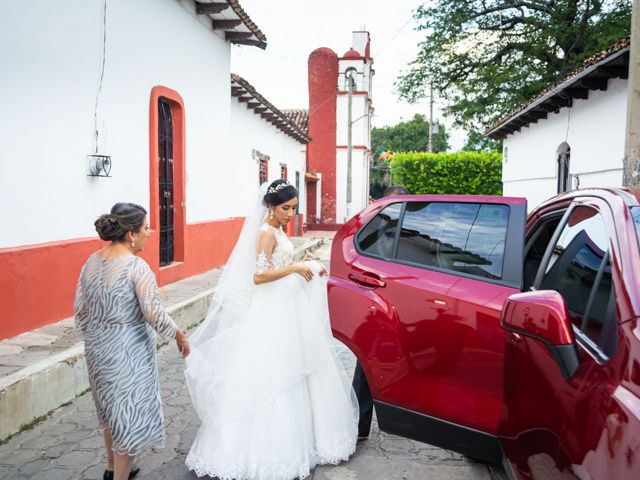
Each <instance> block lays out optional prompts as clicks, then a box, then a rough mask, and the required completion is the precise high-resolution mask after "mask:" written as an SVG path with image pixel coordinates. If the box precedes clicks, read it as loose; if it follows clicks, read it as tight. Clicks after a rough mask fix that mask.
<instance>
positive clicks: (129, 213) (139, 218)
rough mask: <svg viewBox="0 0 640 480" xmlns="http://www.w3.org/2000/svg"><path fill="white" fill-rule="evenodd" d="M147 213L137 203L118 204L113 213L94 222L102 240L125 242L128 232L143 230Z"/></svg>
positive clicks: (113, 208) (106, 214) (112, 210)
mask: <svg viewBox="0 0 640 480" xmlns="http://www.w3.org/2000/svg"><path fill="white" fill-rule="evenodd" d="M146 216H147V211H146V210H145V209H144V208H143V207H141V206H140V205H137V204H135V203H116V204H115V205H114V206H113V207H112V208H111V213H105V214H104V215H100V216H99V217H98V219H97V220H96V221H95V222H94V225H95V227H96V232H98V235H100V239H101V240H105V241H110V242H122V241H124V239H125V237H126V235H127V232H133V233H137V232H139V231H140V229H141V228H142V224H143V223H144V219H145V217H146Z"/></svg>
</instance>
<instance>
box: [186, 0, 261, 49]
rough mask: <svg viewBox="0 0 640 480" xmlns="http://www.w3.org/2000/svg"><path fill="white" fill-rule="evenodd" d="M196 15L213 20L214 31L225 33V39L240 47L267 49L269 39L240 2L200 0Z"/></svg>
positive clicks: (197, 3)
mask: <svg viewBox="0 0 640 480" xmlns="http://www.w3.org/2000/svg"><path fill="white" fill-rule="evenodd" d="M195 4H196V13H197V14H198V15H207V16H208V17H209V18H211V28H212V29H213V30H214V31H224V32H225V38H226V39H227V40H228V41H229V42H231V43H236V44H239V45H254V46H257V47H260V48H262V49H264V48H266V47H267V37H266V36H265V34H264V33H262V31H261V30H260V29H259V28H258V26H257V25H256V24H255V23H254V22H253V20H251V17H250V16H249V15H248V14H247V12H245V11H244V9H243V8H242V7H241V6H240V2H239V1H238V0H199V1H196V2H195Z"/></svg>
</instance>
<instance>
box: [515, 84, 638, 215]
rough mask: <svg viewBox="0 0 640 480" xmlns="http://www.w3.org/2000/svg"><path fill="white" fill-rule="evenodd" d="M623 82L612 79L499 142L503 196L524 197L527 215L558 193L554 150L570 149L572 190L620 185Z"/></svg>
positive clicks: (624, 117)
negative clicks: (602, 87)
mask: <svg viewBox="0 0 640 480" xmlns="http://www.w3.org/2000/svg"><path fill="white" fill-rule="evenodd" d="M627 83H628V82H627V80H623V79H611V80H609V82H608V88H607V90H605V91H599V90H591V91H589V98H588V99H584V100H580V99H574V103H573V107H572V108H562V109H560V111H559V112H558V113H557V114H554V113H550V114H549V115H548V117H547V119H541V120H539V121H538V123H534V124H531V125H530V126H528V127H526V128H523V129H522V130H521V131H520V132H516V133H513V134H511V135H509V136H508V137H507V138H506V139H505V141H504V149H505V150H504V154H505V155H504V163H503V172H502V180H503V185H504V195H507V196H526V197H527V200H528V208H529V210H531V209H532V208H533V207H535V206H536V205H537V204H539V203H540V202H541V201H543V200H545V199H547V198H549V197H551V196H553V195H555V194H556V192H557V161H556V150H557V148H558V146H559V145H560V144H561V143H562V142H564V141H566V142H567V143H568V144H569V146H570V147H571V157H570V168H569V170H570V174H571V175H572V181H573V183H572V185H573V187H574V188H575V187H577V186H579V187H581V188H584V187H595V186H599V187H619V186H621V185H622V162H623V155H624V132H625V119H626V106H627Z"/></svg>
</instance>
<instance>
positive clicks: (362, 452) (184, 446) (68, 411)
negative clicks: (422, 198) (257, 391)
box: [0, 245, 505, 480]
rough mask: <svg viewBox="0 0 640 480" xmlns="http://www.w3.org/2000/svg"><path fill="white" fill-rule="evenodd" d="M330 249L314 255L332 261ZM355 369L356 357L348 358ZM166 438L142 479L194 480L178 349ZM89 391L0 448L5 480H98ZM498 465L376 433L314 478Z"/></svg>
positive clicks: (167, 362)
mask: <svg viewBox="0 0 640 480" xmlns="http://www.w3.org/2000/svg"><path fill="white" fill-rule="evenodd" d="M329 247H330V246H329V245H326V246H324V247H322V248H321V249H319V250H318V251H316V252H315V253H316V255H317V256H319V257H320V259H321V260H325V261H326V260H327V259H328V254H329ZM342 361H343V363H344V364H345V365H346V366H347V367H348V369H349V371H350V372H352V370H353V367H354V364H355V363H354V362H355V361H354V359H353V357H351V356H348V357H344V358H342ZM158 363H159V369H160V382H161V387H162V397H163V402H164V414H165V420H166V432H167V440H166V445H165V447H164V448H163V449H156V450H148V451H145V452H144V453H143V454H142V455H140V456H139V457H138V458H137V459H136V462H135V463H136V465H138V466H139V467H140V468H141V472H140V475H139V476H138V477H137V478H140V479H156V480H157V479H193V478H196V476H195V474H193V473H191V472H188V471H187V469H186V467H185V465H184V459H185V457H186V454H187V452H188V450H189V447H190V445H191V443H192V441H193V439H194V437H195V434H196V430H197V427H198V420H197V417H196V415H195V412H194V410H193V408H192V406H191V401H190V398H189V394H188V392H187V388H186V386H185V382H184V374H183V360H182V359H181V357H180V356H179V354H178V352H177V350H176V348H175V346H174V345H173V344H171V345H167V346H164V347H162V348H161V349H160V351H159V352H158ZM96 426H97V421H96V414H95V409H94V406H93V402H92V398H91V394H90V393H86V394H84V395H81V396H80V397H78V398H77V399H75V400H74V401H73V402H71V403H70V404H68V405H66V406H64V407H61V408H59V409H58V410H56V411H55V412H54V413H53V414H52V415H51V416H49V417H48V418H46V419H45V420H43V421H41V422H39V423H37V424H35V425H34V426H33V427H32V428H31V429H29V430H25V431H23V432H21V433H19V434H17V435H15V436H14V437H12V438H11V439H10V440H9V441H8V442H6V443H5V444H3V445H0V478H2V479H6V480H9V479H11V480H18V479H33V480H40V479H42V480H66V479H99V478H102V472H103V471H104V468H105V452H104V446H103V443H102V436H101V433H100V431H99V430H98V429H97V428H96ZM504 478H505V477H504V474H503V473H502V470H501V469H500V468H497V467H494V466H489V465H486V464H483V463H479V462H475V461H473V460H471V459H469V458H467V457H464V456H462V455H459V454H456V453H453V452H449V451H446V450H442V449H439V448H436V447H433V446H430V445H426V444H422V443H418V442H413V441H410V440H406V439H403V438H400V437H396V436H394V435H388V434H385V433H382V432H380V431H379V430H378V428H377V425H376V424H375V423H374V426H373V431H372V435H371V438H370V439H369V440H367V441H365V442H362V443H359V444H358V450H357V452H356V454H355V455H354V456H353V457H352V459H351V460H350V461H349V462H346V463H343V464H341V465H338V466H321V467H318V468H316V469H315V471H314V473H313V475H312V477H311V479H312V480H371V479H380V480H418V479H420V480H424V479H434V480H435V479H452V480H458V479H459V480H466V479H469V480H471V479H479V480H503V479H504Z"/></svg>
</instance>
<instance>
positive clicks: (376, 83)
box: [231, 0, 465, 151]
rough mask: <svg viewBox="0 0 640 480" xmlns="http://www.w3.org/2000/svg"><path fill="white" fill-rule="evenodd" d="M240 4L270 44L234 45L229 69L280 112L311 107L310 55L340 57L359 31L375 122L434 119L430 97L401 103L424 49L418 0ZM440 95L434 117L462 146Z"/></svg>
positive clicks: (254, 0) (258, 0)
mask: <svg viewBox="0 0 640 480" xmlns="http://www.w3.org/2000/svg"><path fill="white" fill-rule="evenodd" d="M240 4H241V5H242V7H243V8H244V10H245V11H246V12H247V13H248V14H249V16H250V17H251V19H252V20H253V21H254V22H255V23H256V25H258V27H259V28H260V30H262V32H263V33H264V34H265V35H266V36H267V48H266V50H261V49H259V48H257V47H251V46H236V45H234V46H232V50H231V71H232V72H233V73H237V74H238V75H241V76H242V77H244V78H245V79H246V80H247V81H248V82H249V83H251V84H252V85H253V86H254V87H256V89H257V90H258V91H259V92H260V93H261V94H262V95H263V96H264V97H265V98H266V99H267V100H269V101H270V102H271V103H273V104H274V105H275V106H276V107H278V108H280V109H285V108H308V98H309V94H308V85H307V59H308V57H309V54H310V53H311V52H312V51H313V50H315V49H316V48H320V47H329V48H331V49H332V50H333V51H334V52H336V53H337V54H338V56H342V55H343V54H344V53H345V52H346V51H347V50H349V48H350V47H351V35H352V32H353V31H354V30H361V29H363V27H364V29H365V30H367V31H369V32H370V35H371V52H372V56H373V62H374V63H373V68H374V70H375V72H376V73H375V76H374V79H373V96H372V98H373V106H374V108H375V116H374V117H373V118H372V122H373V125H374V126H376V127H382V126H386V125H395V124H396V123H398V122H400V121H402V120H409V119H411V118H412V117H413V115H414V114H415V113H422V114H424V115H425V116H427V117H428V115H429V101H428V99H423V100H421V101H420V102H418V103H416V104H409V103H407V102H405V101H402V100H399V99H398V95H397V93H396V91H395V88H394V82H395V81H396V79H397V77H398V75H399V74H400V73H401V72H402V71H403V70H406V69H407V68H408V67H407V65H408V63H409V62H410V61H411V60H413V59H414V58H415V56H416V54H417V52H418V48H419V47H418V44H419V42H420V40H421V39H422V37H423V34H422V33H420V32H417V31H415V29H414V27H415V26H416V22H415V20H414V19H413V16H412V14H413V11H414V10H415V8H416V7H417V6H418V5H419V4H420V0H394V1H389V0H385V1H381V0H351V1H345V0H340V1H338V0H323V1H317V0H316V1H311V0H270V1H265V0H241V2H240ZM441 107H442V102H439V101H438V99H437V98H436V99H435V107H434V120H435V119H436V118H438V119H440V121H441V123H444V124H445V125H446V126H447V127H448V131H449V133H450V138H449V145H450V150H452V151H455V150H459V149H460V148H462V145H463V143H464V139H465V133H464V132H462V131H459V130H457V131H456V130H452V129H451V128H449V127H450V124H451V122H450V121H449V120H447V119H446V118H443V117H442V115H441V113H440V108H441Z"/></svg>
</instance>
